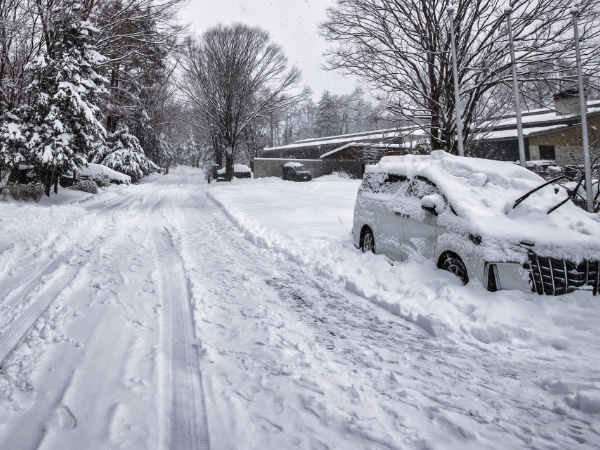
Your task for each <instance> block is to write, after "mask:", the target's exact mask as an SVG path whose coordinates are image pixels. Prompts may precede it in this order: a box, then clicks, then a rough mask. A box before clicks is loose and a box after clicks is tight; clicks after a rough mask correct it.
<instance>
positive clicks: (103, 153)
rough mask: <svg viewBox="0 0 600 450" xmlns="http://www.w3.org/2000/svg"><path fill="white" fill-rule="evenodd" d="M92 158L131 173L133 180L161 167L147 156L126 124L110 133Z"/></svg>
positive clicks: (94, 161) (119, 170)
mask: <svg viewBox="0 0 600 450" xmlns="http://www.w3.org/2000/svg"><path fill="white" fill-rule="evenodd" d="M90 159H91V162H93V163H97V164H104V165H105V166H107V167H110V168H111V169H114V170H116V171H118V172H121V173H125V174H127V175H129V176H130V177H131V179H132V181H133V182H136V181H139V180H140V179H141V178H142V177H143V176H144V175H148V174H150V173H152V172H156V171H158V170H159V169H160V168H159V167H158V166H157V165H156V164H154V163H153V162H152V161H151V160H150V159H149V158H148V157H147V156H146V154H145V152H144V149H143V148H142V146H141V145H140V141H139V140H138V138H137V137H135V136H134V135H133V134H132V133H131V132H130V131H129V128H128V127H127V125H124V124H122V125H119V127H118V128H117V130H116V131H115V132H114V133H109V134H108V136H107V137H106V142H105V143H104V144H103V145H102V146H101V147H100V148H98V150H97V151H96V152H95V153H94V154H93V155H92V157H91V158H90Z"/></svg>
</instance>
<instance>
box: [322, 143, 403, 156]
mask: <svg viewBox="0 0 600 450" xmlns="http://www.w3.org/2000/svg"><path fill="white" fill-rule="evenodd" d="M351 147H369V148H385V149H388V148H389V149H400V148H403V147H402V145H400V144H369V143H365V142H363V143H360V142H350V143H349V144H346V145H342V146H341V147H338V148H336V149H334V150H331V151H330V152H327V153H323V154H322V155H321V159H323V158H327V157H329V156H332V155H335V154H336V153H339V152H341V151H344V150H346V149H348V148H351Z"/></svg>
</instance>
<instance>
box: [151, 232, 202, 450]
mask: <svg viewBox="0 0 600 450" xmlns="http://www.w3.org/2000/svg"><path fill="white" fill-rule="evenodd" d="M153 233H154V243H155V247H156V253H157V256H159V257H160V260H159V264H158V270H159V286H160V289H159V292H160V298H161V303H162V304H163V305H164V306H165V315H166V317H165V331H166V332H165V333H164V334H163V336H164V338H165V340H166V342H164V345H165V348H166V349H168V350H167V351H168V353H169V379H170V380H169V381H170V383H169V389H170V393H169V394H170V395H169V397H170V415H169V416H170V417H169V424H168V428H169V448H170V449H172V450H187V449H190V450H200V449H207V450H208V449H209V448H210V445H209V436H208V425H207V418H206V407H205V401H204V392H203V388H202V377H201V374H200V366H199V358H198V349H197V347H196V345H195V338H194V319H193V316H192V311H191V304H190V296H189V293H188V289H187V284H186V282H185V278H184V274H183V267H182V263H181V261H180V260H179V256H178V255H177V254H176V252H175V249H174V247H173V242H172V240H171V235H170V233H169V231H168V230H167V229H166V228H165V231H160V230H156V229H155V230H154V232H153Z"/></svg>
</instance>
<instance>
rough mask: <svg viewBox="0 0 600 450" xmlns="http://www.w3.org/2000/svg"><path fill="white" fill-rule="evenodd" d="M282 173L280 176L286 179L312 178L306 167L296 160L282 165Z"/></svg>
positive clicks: (303, 179)
mask: <svg viewBox="0 0 600 450" xmlns="http://www.w3.org/2000/svg"><path fill="white" fill-rule="evenodd" d="M282 168H283V174H282V177H281V178H283V179H284V180H288V181H310V180H312V175H311V173H310V172H309V171H308V169H307V168H306V167H304V166H303V165H302V164H300V163H298V162H289V163H287V164H284V165H283V166H282Z"/></svg>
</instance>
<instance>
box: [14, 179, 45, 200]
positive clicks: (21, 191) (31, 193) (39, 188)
mask: <svg viewBox="0 0 600 450" xmlns="http://www.w3.org/2000/svg"><path fill="white" fill-rule="evenodd" d="M6 189H8V191H9V192H10V195H11V196H12V198H14V199H15V200H17V201H19V200H22V201H24V202H27V201H29V200H30V199H31V200H33V201H35V202H36V203H37V202H39V201H40V200H41V198H42V195H44V191H45V190H46V188H45V187H44V185H43V184H42V183H39V182H37V183H29V184H19V183H8V184H7V185H6Z"/></svg>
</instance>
